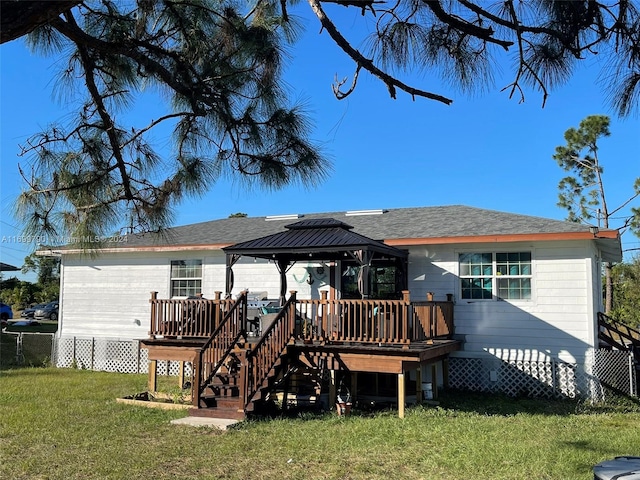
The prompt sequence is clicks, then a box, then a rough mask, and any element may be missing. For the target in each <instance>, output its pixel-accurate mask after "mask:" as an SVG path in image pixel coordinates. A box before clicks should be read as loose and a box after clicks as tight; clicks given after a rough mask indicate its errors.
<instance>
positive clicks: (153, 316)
mask: <svg viewBox="0 0 640 480" xmlns="http://www.w3.org/2000/svg"><path fill="white" fill-rule="evenodd" d="M157 299H158V292H151V300H149V303H150V304H151V319H150V321H149V336H150V337H151V338H156V335H155V334H156V330H157V328H156V322H157V318H156V315H157V313H158V312H157V303H156V300H157Z"/></svg>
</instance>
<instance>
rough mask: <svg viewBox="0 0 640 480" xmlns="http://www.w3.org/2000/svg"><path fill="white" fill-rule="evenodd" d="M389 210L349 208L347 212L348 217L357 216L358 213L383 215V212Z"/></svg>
mask: <svg viewBox="0 0 640 480" xmlns="http://www.w3.org/2000/svg"><path fill="white" fill-rule="evenodd" d="M385 212H388V210H382V209H379V210H349V211H348V212H347V213H345V216H347V217H355V216H357V215H382V214H383V213H385Z"/></svg>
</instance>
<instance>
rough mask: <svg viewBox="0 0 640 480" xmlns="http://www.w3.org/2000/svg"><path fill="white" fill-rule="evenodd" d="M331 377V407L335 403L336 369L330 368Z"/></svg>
mask: <svg viewBox="0 0 640 480" xmlns="http://www.w3.org/2000/svg"><path fill="white" fill-rule="evenodd" d="M329 373H330V374H331V378H330V379H329V408H333V406H334V405H335V404H336V371H335V370H330V371H329Z"/></svg>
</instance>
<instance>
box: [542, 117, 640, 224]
mask: <svg viewBox="0 0 640 480" xmlns="http://www.w3.org/2000/svg"><path fill="white" fill-rule="evenodd" d="M609 124H610V119H609V117H607V116H606V115H590V116H588V117H586V118H585V119H584V120H582V121H581V122H580V126H579V127H578V128H569V129H568V130H567V131H566V132H565V134H564V139H565V141H566V144H565V145H560V146H558V147H556V153H555V154H554V155H553V158H554V159H555V160H556V161H557V162H558V165H559V166H560V168H562V169H563V170H565V171H566V172H569V175H568V176H566V177H564V178H563V179H562V180H560V182H559V183H558V189H559V192H560V193H559V195H558V198H559V201H558V206H559V207H561V208H564V209H566V210H567V211H568V220H571V221H574V222H581V223H591V224H594V225H597V226H602V227H605V228H617V229H618V230H620V231H621V232H622V231H624V230H625V229H627V228H628V227H631V228H632V229H633V231H634V233H636V235H638V234H640V231H639V230H638V226H639V225H640V209H639V208H634V207H632V206H631V205H632V202H633V201H634V200H636V199H637V198H638V196H640V177H637V178H636V179H635V180H634V179H630V190H631V192H630V194H629V195H628V196H627V198H625V199H624V200H623V201H621V202H620V203H619V204H618V205H615V206H611V205H609V203H608V202H607V195H606V193H605V182H604V178H603V173H604V168H603V165H602V163H601V161H600V158H599V155H598V151H599V145H598V142H599V141H600V140H601V139H602V138H604V137H608V136H609V135H611V132H610V131H609ZM612 218H616V219H621V221H620V222H619V225H615V226H614V225H613V224H611V222H610V220H611V219H612Z"/></svg>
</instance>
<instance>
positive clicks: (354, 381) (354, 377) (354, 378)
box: [351, 372, 358, 404]
mask: <svg viewBox="0 0 640 480" xmlns="http://www.w3.org/2000/svg"><path fill="white" fill-rule="evenodd" d="M357 394H358V372H351V401H352V402H353V403H354V404H355V402H356V396H357Z"/></svg>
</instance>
